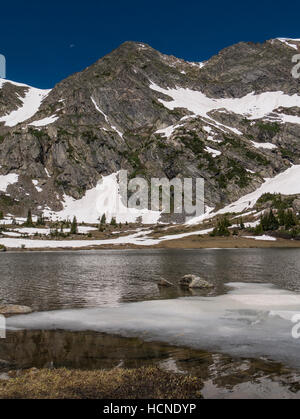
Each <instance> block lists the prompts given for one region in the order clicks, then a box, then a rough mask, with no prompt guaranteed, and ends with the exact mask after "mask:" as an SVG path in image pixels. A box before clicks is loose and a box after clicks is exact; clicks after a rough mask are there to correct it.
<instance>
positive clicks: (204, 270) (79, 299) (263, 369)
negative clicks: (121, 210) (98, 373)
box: [0, 249, 300, 398]
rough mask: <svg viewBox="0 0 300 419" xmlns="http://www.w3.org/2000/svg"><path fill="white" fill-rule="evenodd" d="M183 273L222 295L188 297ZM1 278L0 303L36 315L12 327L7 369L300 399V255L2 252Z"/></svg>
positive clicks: (5, 348)
mask: <svg viewBox="0 0 300 419" xmlns="http://www.w3.org/2000/svg"><path fill="white" fill-rule="evenodd" d="M187 273H195V274H199V275H200V276H202V277H204V278H205V279H207V280H209V281H211V282H212V283H213V284H214V285H215V288H214V289H213V290H211V291H208V292H203V291H193V292H190V291H186V290H182V289H181V288H180V287H178V286H177V283H178V279H179V278H180V277H181V276H182V275H184V274H187ZM160 277H164V278H165V279H167V280H169V281H170V282H172V283H173V284H174V287H172V288H168V289H160V288H159V287H158V286H157V283H156V282H157V280H158V279H159V278H160ZM0 278H1V279H0V296H1V300H3V301H5V302H7V303H12V304H25V305H29V306H31V307H33V309H34V310H35V311H37V313H33V314H31V315H26V316H13V317H11V318H9V319H7V324H8V327H9V329H10V330H9V331H8V333H7V338H6V339H1V340H0V366H1V362H2V361H1V359H2V360H3V364H2V369H3V370H5V369H7V368H12V367H13V368H27V367H31V366H37V367H42V366H51V365H53V366H67V367H74V368H111V367H116V366H118V365H119V366H125V367H137V366H141V365H149V364H156V365H160V366H161V367H163V368H166V369H171V370H173V371H177V372H180V373H188V372H189V373H193V374H195V375H198V376H199V377H200V378H201V379H202V380H203V382H204V387H203V393H204V395H205V396H206V397H241V396H244V397H245V396H249V397H263V396H265V397H297V398H298V397H300V392H299V391H300V385H299V382H300V379H299V371H300V339H298V340H297V339H294V338H293V337H292V336H291V328H292V326H293V324H292V323H291V320H290V316H291V315H292V314H293V313H296V312H297V310H298V309H299V312H300V249H207V250H206V249H199V250H173V249H172V250H156V249H147V250H146V249H145V250H101V251H79V252H38V253H35V252H34V253H29V252H28V253H27V252H24V253H22V252H19V253H2V254H1V256H0ZM228 283H229V284H228ZM6 363H8V364H6Z"/></svg>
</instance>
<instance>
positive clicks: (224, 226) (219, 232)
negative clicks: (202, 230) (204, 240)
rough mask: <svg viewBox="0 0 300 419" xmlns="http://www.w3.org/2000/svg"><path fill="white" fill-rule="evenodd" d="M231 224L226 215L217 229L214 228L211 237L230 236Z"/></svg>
mask: <svg viewBox="0 0 300 419" xmlns="http://www.w3.org/2000/svg"><path fill="white" fill-rule="evenodd" d="M230 225H231V224H230V222H229V220H228V218H227V217H226V215H225V216H224V217H223V218H221V219H220V220H219V221H218V224H217V227H215V228H214V230H213V232H212V234H211V236H230V231H229V230H228V227H230Z"/></svg>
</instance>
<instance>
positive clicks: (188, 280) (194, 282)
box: [179, 274, 213, 288]
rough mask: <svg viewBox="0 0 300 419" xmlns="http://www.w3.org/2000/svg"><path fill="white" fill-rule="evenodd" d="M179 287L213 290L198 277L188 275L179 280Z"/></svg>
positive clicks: (209, 284)
mask: <svg viewBox="0 0 300 419" xmlns="http://www.w3.org/2000/svg"><path fill="white" fill-rule="evenodd" d="M179 285H181V286H182V287H187V288H213V285H212V284H211V283H210V282H208V281H206V280H205V279H202V278H200V277H199V276H196V275H192V274H188V275H184V276H183V277H182V278H181V279H180V280H179Z"/></svg>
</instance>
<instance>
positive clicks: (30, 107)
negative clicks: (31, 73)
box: [0, 79, 51, 127]
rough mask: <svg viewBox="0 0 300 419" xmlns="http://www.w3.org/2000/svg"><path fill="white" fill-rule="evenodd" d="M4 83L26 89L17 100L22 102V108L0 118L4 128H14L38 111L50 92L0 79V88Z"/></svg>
mask: <svg viewBox="0 0 300 419" xmlns="http://www.w3.org/2000/svg"><path fill="white" fill-rule="evenodd" d="M5 83H10V84H13V85H15V86H18V87H25V88H26V89H27V91H26V93H25V96H24V97H20V96H19V99H20V100H21V101H22V102H23V104H22V106H21V107H19V108H18V109H17V110H15V111H12V112H11V113H10V114H8V115H5V116H2V117H1V118H0V122H4V123H5V126H8V127H14V126H15V125H17V124H19V123H20V122H24V121H26V120H27V119H29V118H31V117H32V116H33V115H34V114H35V113H36V112H37V111H38V110H39V107H40V106H41V103H42V101H43V100H44V99H45V97H46V96H47V95H48V94H49V93H50V91H51V90H42V89H37V88H35V87H31V86H28V85H26V84H22V83H16V82H13V81H10V80H4V79H0V88H2V86H3V85H4V84H5Z"/></svg>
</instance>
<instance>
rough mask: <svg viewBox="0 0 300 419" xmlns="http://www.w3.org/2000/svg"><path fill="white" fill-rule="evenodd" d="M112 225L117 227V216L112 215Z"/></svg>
mask: <svg viewBox="0 0 300 419" xmlns="http://www.w3.org/2000/svg"><path fill="white" fill-rule="evenodd" d="M110 225H111V226H113V227H116V225H117V221H116V217H112V219H111V222H110Z"/></svg>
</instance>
